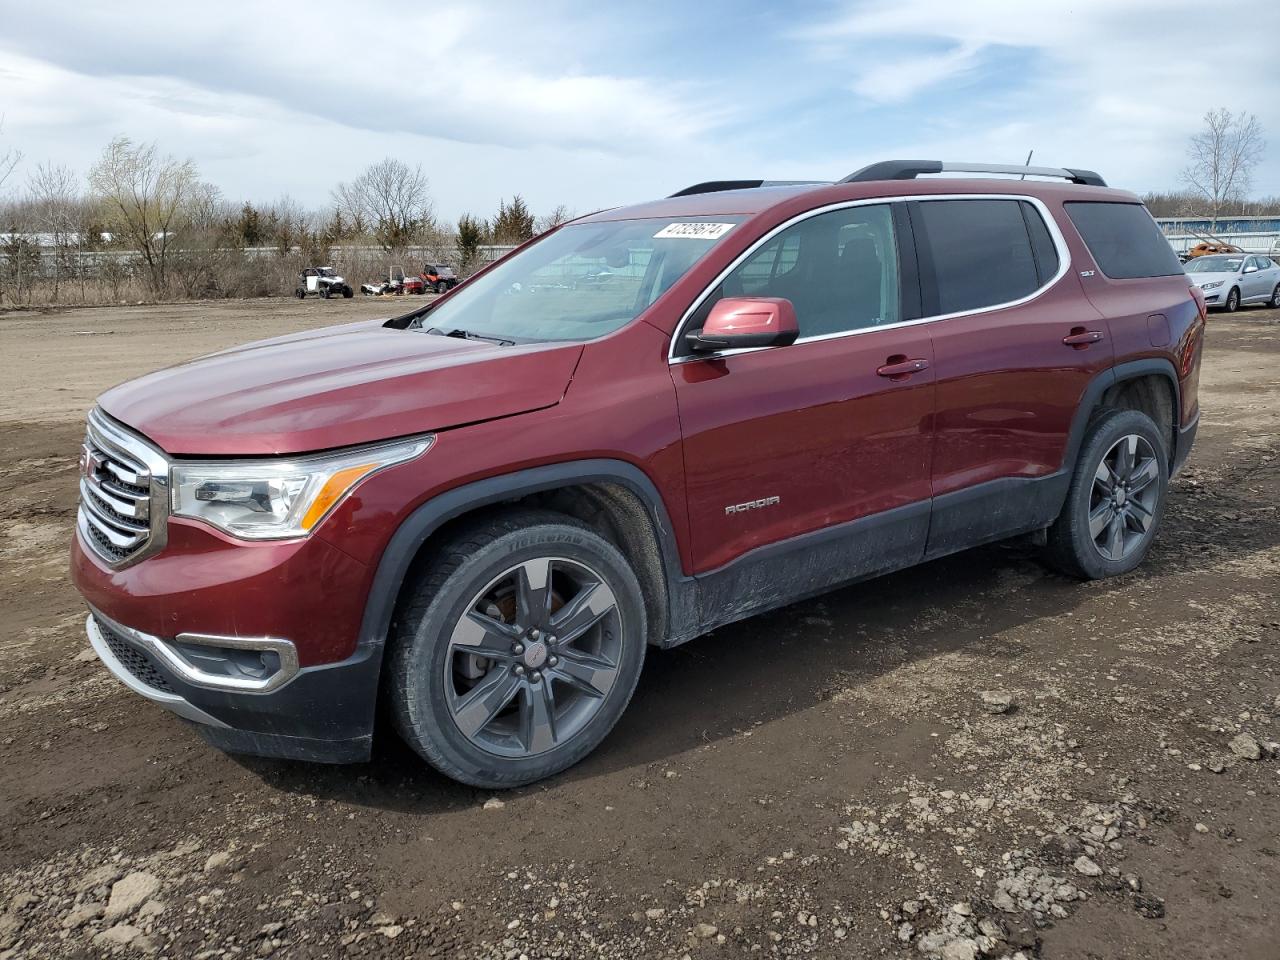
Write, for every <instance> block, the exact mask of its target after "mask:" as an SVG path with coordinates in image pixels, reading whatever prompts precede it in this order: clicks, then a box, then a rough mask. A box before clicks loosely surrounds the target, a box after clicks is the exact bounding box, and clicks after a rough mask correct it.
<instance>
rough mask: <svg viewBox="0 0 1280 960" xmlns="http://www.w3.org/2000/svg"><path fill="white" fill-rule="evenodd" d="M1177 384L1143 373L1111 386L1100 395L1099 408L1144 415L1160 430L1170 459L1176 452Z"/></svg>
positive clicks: (1153, 374)
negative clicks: (1100, 405) (1133, 411)
mask: <svg viewBox="0 0 1280 960" xmlns="http://www.w3.org/2000/svg"><path fill="white" fill-rule="evenodd" d="M1176 390H1177V382H1176V381H1175V380H1174V379H1173V376H1172V374H1171V373H1170V374H1168V375H1161V374H1159V373H1144V374H1139V375H1137V376H1131V377H1127V378H1126V379H1124V380H1120V381H1118V382H1117V383H1115V384H1112V386H1110V387H1109V388H1107V390H1106V392H1105V393H1104V394H1103V396H1102V406H1103V407H1106V408H1109V409H1115V410H1137V411H1138V412H1140V413H1145V414H1146V415H1147V416H1148V417H1150V418H1151V421H1152V422H1153V423H1154V424H1155V425H1156V428H1157V429H1158V430H1159V431H1160V437H1161V439H1162V440H1164V443H1165V452H1166V453H1167V454H1168V455H1169V458H1170V460H1172V458H1173V456H1174V454H1175V453H1176V440H1177V427H1178V422H1177V420H1178V403H1177V394H1176V392H1175V391H1176Z"/></svg>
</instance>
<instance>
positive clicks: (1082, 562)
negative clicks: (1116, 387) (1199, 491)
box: [1046, 410, 1169, 580]
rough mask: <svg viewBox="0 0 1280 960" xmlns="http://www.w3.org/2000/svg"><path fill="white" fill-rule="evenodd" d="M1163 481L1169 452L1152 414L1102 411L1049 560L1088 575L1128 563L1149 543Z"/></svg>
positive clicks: (1108, 573) (1051, 541)
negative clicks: (1103, 412) (1102, 413)
mask: <svg viewBox="0 0 1280 960" xmlns="http://www.w3.org/2000/svg"><path fill="white" fill-rule="evenodd" d="M1168 485H1169V456H1168V453H1167V451H1166V450H1165V445H1164V440H1163V439H1162V438H1161V436H1160V431H1159V430H1158V429H1157V427H1156V425H1155V424H1154V423H1152V421H1151V418H1150V417H1148V416H1147V415H1146V414H1144V413H1139V412H1138V411H1136V410H1113V411H1111V412H1109V413H1107V414H1105V415H1103V416H1102V417H1101V418H1099V419H1098V420H1097V421H1095V423H1094V424H1093V426H1092V427H1091V428H1090V430H1089V432H1088V433H1087V434H1086V435H1085V439H1084V443H1083V445H1082V446H1081V449H1080V456H1079V458H1078V459H1077V461H1076V469H1075V472H1074V474H1073V475H1072V478H1071V486H1070V488H1069V490H1068V491H1067V499H1066V502H1065V503H1064V504H1063V507H1062V513H1061V514H1059V516H1058V519H1057V520H1056V521H1055V522H1054V524H1053V526H1052V527H1050V528H1049V538H1048V545H1047V547H1046V559H1047V560H1048V561H1049V562H1050V563H1051V564H1052V565H1053V566H1055V567H1057V568H1058V569H1059V570H1061V571H1062V572H1064V573H1067V574H1070V575H1071V576H1076V577H1081V578H1083V579H1086V580H1098V579H1101V578H1103V577H1113V576H1116V575H1117V574H1121V573H1127V572H1128V571H1130V570H1132V569H1133V568H1134V567H1136V566H1137V565H1138V564H1140V563H1141V562H1142V561H1143V559H1144V558H1145V557H1146V555H1147V551H1148V550H1150V549H1151V543H1152V541H1153V540H1154V539H1155V535H1156V530H1157V528H1158V527H1159V526H1160V518H1161V516H1162V515H1163V513H1164V501H1165V493H1166V491H1167V489H1168Z"/></svg>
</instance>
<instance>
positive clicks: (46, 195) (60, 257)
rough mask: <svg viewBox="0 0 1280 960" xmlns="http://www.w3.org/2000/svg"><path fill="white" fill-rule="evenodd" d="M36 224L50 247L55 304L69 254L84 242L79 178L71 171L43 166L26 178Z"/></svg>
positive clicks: (52, 165) (59, 167)
mask: <svg viewBox="0 0 1280 960" xmlns="http://www.w3.org/2000/svg"><path fill="white" fill-rule="evenodd" d="M27 190H28V192H29V193H30V194H31V208H32V213H33V215H34V219H35V222H36V223H37V224H38V225H39V227H40V229H41V230H42V231H43V232H45V233H47V234H48V235H49V240H50V241H51V242H50V244H49V245H50V246H52V247H53V300H54V302H57V299H58V294H59V291H60V289H61V284H62V273H63V270H64V268H66V267H67V266H68V260H69V259H70V257H69V250H70V248H71V247H72V246H75V245H78V244H80V243H81V242H82V241H83V238H82V237H81V236H80V231H78V230H77V229H76V228H77V226H79V225H80V221H81V220H82V217H81V209H80V208H81V206H82V204H81V203H80V185H79V177H77V176H76V174H75V171H73V170H72V169H71V168H70V167H64V166H60V165H54V164H48V163H42V164H40V166H38V167H36V169H35V172H33V173H32V174H31V175H30V176H29V177H28V178H27Z"/></svg>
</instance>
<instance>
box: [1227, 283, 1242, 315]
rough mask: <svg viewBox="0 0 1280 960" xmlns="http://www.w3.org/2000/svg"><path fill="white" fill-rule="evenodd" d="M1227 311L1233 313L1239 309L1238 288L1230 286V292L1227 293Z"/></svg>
mask: <svg viewBox="0 0 1280 960" xmlns="http://www.w3.org/2000/svg"><path fill="white" fill-rule="evenodd" d="M1226 307H1227V313H1235V312H1236V311H1237V310H1239V309H1240V289H1239V288H1238V287H1232V288H1231V292H1230V293H1228V294H1227V303H1226Z"/></svg>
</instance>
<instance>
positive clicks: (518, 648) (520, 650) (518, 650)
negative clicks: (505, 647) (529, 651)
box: [511, 643, 524, 657]
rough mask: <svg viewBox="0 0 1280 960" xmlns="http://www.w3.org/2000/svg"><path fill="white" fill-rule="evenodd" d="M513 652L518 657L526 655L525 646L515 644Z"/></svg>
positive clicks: (512, 647) (512, 648)
mask: <svg viewBox="0 0 1280 960" xmlns="http://www.w3.org/2000/svg"><path fill="white" fill-rule="evenodd" d="M511 652H512V653H514V654H515V655H516V656H517V657H518V656H520V654H522V653H524V644H523V643H513V644H512V645H511Z"/></svg>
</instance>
